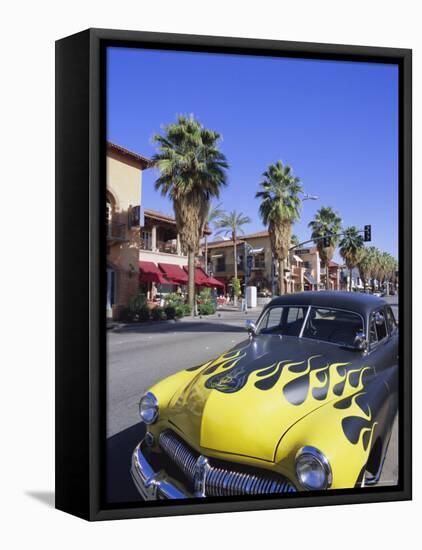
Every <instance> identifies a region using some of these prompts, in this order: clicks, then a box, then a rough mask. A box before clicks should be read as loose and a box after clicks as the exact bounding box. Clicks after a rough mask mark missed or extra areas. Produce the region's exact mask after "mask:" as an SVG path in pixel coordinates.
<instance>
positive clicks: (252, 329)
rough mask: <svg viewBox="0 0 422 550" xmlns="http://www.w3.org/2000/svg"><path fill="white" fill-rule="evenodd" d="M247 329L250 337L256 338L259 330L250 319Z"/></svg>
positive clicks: (246, 325) (247, 322)
mask: <svg viewBox="0 0 422 550" xmlns="http://www.w3.org/2000/svg"><path fill="white" fill-rule="evenodd" d="M245 328H246V330H247V331H248V332H249V336H256V332H257V328H256V325H255V323H254V322H253V321H251V320H250V319H248V320H247V321H246V323H245Z"/></svg>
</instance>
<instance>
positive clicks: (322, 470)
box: [296, 447, 333, 491]
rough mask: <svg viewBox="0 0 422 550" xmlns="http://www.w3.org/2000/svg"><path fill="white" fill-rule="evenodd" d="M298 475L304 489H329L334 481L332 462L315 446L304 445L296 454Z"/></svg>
mask: <svg viewBox="0 0 422 550" xmlns="http://www.w3.org/2000/svg"><path fill="white" fill-rule="evenodd" d="M296 476H297V479H298V480H299V483H300V484H301V485H302V487H303V488H304V489H308V490H310V491H317V490H320V489H328V487H330V485H331V482H332V477H333V476H332V473H331V467H330V463H329V462H328V460H327V457H326V456H325V455H324V454H322V453H321V451H319V450H318V449H316V448H315V447H302V449H300V451H299V452H298V453H297V455H296Z"/></svg>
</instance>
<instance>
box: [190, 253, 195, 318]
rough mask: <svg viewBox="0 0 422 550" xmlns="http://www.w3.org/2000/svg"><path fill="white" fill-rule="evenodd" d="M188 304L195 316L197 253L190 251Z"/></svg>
mask: <svg viewBox="0 0 422 550" xmlns="http://www.w3.org/2000/svg"><path fill="white" fill-rule="evenodd" d="M188 303H189V305H190V308H191V312H192V315H195V312H196V308H195V252H193V251H192V250H189V251H188Z"/></svg>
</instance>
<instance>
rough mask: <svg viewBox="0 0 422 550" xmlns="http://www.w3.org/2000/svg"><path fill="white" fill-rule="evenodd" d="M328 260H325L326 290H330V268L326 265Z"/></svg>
mask: <svg viewBox="0 0 422 550" xmlns="http://www.w3.org/2000/svg"><path fill="white" fill-rule="evenodd" d="M328 263H329V261H328V260H327V261H326V263H325V288H326V290H330V268H329V266H328Z"/></svg>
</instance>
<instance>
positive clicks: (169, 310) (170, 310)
mask: <svg viewBox="0 0 422 550" xmlns="http://www.w3.org/2000/svg"><path fill="white" fill-rule="evenodd" d="M164 312H165V314H166V316H167V319H174V318H175V317H176V308H175V307H174V306H166V307H165V308H164Z"/></svg>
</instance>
